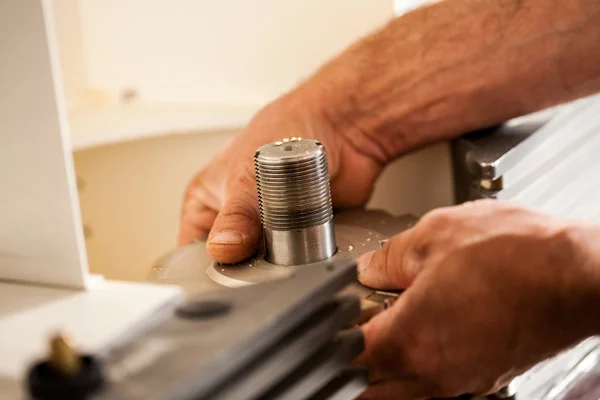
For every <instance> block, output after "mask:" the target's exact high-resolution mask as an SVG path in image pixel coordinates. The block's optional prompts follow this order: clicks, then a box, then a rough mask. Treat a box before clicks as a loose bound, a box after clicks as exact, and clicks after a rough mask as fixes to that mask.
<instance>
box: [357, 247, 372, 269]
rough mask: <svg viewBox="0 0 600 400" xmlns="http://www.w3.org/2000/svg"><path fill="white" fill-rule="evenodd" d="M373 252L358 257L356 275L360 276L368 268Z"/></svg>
mask: <svg viewBox="0 0 600 400" xmlns="http://www.w3.org/2000/svg"><path fill="white" fill-rule="evenodd" d="M373 254H375V252H374V251H370V252H368V253H365V254H363V255H362V256H360V257H358V260H356V269H357V270H358V274H359V275H360V274H362V273H363V272H365V270H366V269H367V268H368V267H369V263H370V262H371V258H373Z"/></svg>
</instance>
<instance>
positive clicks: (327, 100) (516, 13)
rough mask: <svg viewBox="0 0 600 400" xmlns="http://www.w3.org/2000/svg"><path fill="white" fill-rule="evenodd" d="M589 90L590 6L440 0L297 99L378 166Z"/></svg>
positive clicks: (596, 78)
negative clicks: (304, 99)
mask: <svg viewBox="0 0 600 400" xmlns="http://www.w3.org/2000/svg"><path fill="white" fill-rule="evenodd" d="M598 90H600V1H599V0H587V1H564V0H445V1H443V2H440V3H437V4H434V5H431V6H428V7H424V8H421V9H418V10H415V11H413V12H411V13H408V14H406V15H404V16H401V17H398V18H396V19H395V20H393V21H391V22H390V23H389V24H388V25H387V26H385V27H384V28H383V29H381V30H379V31H378V32H375V33H373V34H372V35H370V36H368V37H366V38H364V39H363V40H361V41H360V42H358V43H356V44H355V45H354V46H352V47H351V48H349V49H348V50H347V51H345V52H344V53H343V54H341V55H340V56H339V57H337V58H336V59H335V60H333V61H331V62H330V63H329V64H327V65H325V66H324V67H323V68H322V69H321V70H320V71H319V72H318V73H317V74H315V76H313V77H312V78H311V79H310V80H308V81H307V82H306V83H305V84H304V85H302V86H301V87H300V88H299V89H298V90H297V92H299V93H303V95H305V96H306V97H307V98H310V101H311V102H312V103H317V104H321V105H323V107H322V108H323V110H322V111H323V112H325V113H326V114H327V116H328V118H329V119H330V120H331V121H332V122H333V123H334V124H335V125H337V126H338V129H339V131H340V132H343V133H345V134H346V139H347V141H348V142H349V143H351V144H353V145H354V147H355V148H357V149H360V151H364V152H368V153H370V155H371V156H373V157H375V158H377V159H378V160H380V161H382V162H385V161H389V160H390V159H392V158H394V157H396V156H397V155H398V154H400V153H401V152H404V151H407V150H410V149H413V148H415V147H419V146H422V145H425V144H428V143H431V142H434V141H437V140H442V139H447V138H452V137H454V136H456V135H459V134H461V133H464V132H466V131H469V130H472V129H477V128H481V127H484V126H490V125H493V124H496V123H499V122H502V121H505V120H507V119H509V118H511V117H515V116H518V115H523V114H526V113H529V112H533V111H536V110H538V109H541V108H545V107H548V106H551V105H555V104H558V103H561V102H565V101H569V100H572V99H575V98H578V97H582V96H585V95H588V94H592V93H594V92H596V91H598ZM358 133H360V134H358Z"/></svg>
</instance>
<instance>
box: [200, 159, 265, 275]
mask: <svg viewBox="0 0 600 400" xmlns="http://www.w3.org/2000/svg"><path fill="white" fill-rule="evenodd" d="M261 234H262V230H261V225H260V216H259V210H258V195H257V190H256V180H255V179H254V169H252V168H246V169H245V170H244V171H243V172H242V173H240V175H238V176H237V177H234V178H233V179H231V181H230V182H229V184H228V187H227V190H226V194H225V201H224V204H223V208H222V209H221V211H220V212H219V214H218V215H217V217H216V219H215V221H214V224H213V227H212V229H211V231H210V234H209V238H208V243H207V250H208V253H209V255H210V256H211V257H212V258H214V259H215V261H218V262H221V263H225V264H234V263H237V262H240V261H243V260H245V259H247V258H249V257H251V256H252V255H253V254H254V253H255V252H256V249H257V248H258V243H259V241H260V238H261Z"/></svg>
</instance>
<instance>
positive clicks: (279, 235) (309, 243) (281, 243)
mask: <svg viewBox="0 0 600 400" xmlns="http://www.w3.org/2000/svg"><path fill="white" fill-rule="evenodd" d="M264 238H265V247H266V249H267V252H266V258H267V260H268V261H269V262H270V263H272V264H277V265H301V264H312V263H314V262H317V261H321V260H325V259H327V258H329V257H331V256H333V255H334V254H335V251H336V243H335V232H334V228H333V221H328V222H326V223H324V224H322V225H317V226H312V227H310V228H305V229H299V230H292V231H276V230H272V229H264Z"/></svg>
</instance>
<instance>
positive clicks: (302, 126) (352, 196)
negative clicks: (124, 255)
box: [179, 91, 386, 264]
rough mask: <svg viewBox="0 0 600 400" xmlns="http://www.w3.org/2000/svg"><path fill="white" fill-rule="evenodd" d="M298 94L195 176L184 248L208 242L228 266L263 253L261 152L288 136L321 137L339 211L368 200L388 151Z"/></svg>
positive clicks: (257, 120)
mask: <svg viewBox="0 0 600 400" xmlns="http://www.w3.org/2000/svg"><path fill="white" fill-rule="evenodd" d="M297 92H298V91H296V92H292V93H291V94H288V95H287V96H285V97H283V98H281V99H279V100H277V101H275V102H274V103H272V104H270V105H268V106H267V107H265V108H264V109H263V110H261V111H260V112H259V113H258V114H257V115H256V116H255V117H254V118H253V119H252V121H251V122H250V124H249V125H248V127H247V128H246V129H245V130H244V131H242V132H240V133H239V134H237V135H236V136H235V137H234V138H233V139H232V140H231V141H229V143H227V144H226V145H225V146H224V148H222V149H221V150H220V151H219V152H218V154H217V155H216V156H215V157H214V158H213V159H212V160H211V161H210V162H209V163H208V164H207V165H206V166H205V167H204V168H202V169H201V170H200V171H199V172H198V173H197V174H196V175H195V176H194V177H193V178H192V180H191V181H190V183H189V185H188V187H187V190H186V192H185V196H184V200H183V206H182V213H181V228H180V233H179V244H180V245H185V244H188V243H190V242H192V241H194V240H197V239H202V240H204V239H208V242H207V250H208V253H209V254H210V256H211V257H212V258H214V259H215V260H216V261H218V262H222V263H227V264H232V263H236V262H240V261H243V260H245V259H247V258H249V257H251V256H252V255H253V254H254V253H255V251H256V249H257V248H258V244H259V240H260V237H261V234H262V231H261V226H260V216H259V208H258V200H257V189H256V183H255V171H254V159H253V154H254V152H255V151H256V150H257V149H258V148H259V147H260V146H262V145H264V144H267V143H271V142H274V141H277V140H281V139H283V138H285V137H290V138H291V137H294V136H295V137H302V138H313V139H317V140H319V141H321V142H322V143H323V144H324V145H325V148H326V151H327V161H328V166H329V175H330V178H331V190H332V198H333V203H334V206H336V207H356V206H361V205H363V204H365V203H366V202H367V200H368V199H369V197H370V195H371V192H372V190H373V184H374V182H375V180H376V178H377V176H378V175H379V173H380V172H381V170H382V168H383V164H384V162H385V161H386V160H384V156H383V155H382V154H384V153H383V152H382V151H377V150H378V149H377V148H376V147H374V142H373V141H372V140H369V139H367V137H366V136H365V135H364V134H363V133H361V132H360V130H358V129H355V128H353V127H351V126H349V125H347V124H343V123H340V122H334V121H336V118H333V117H332V115H331V114H326V113H325V112H323V111H321V110H324V108H319V107H318V106H316V105H317V104H318V103H319V102H318V101H314V99H307V98H302V96H301V95H300V94H298V93H297ZM368 149H371V150H370V151H369V150H368Z"/></svg>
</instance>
